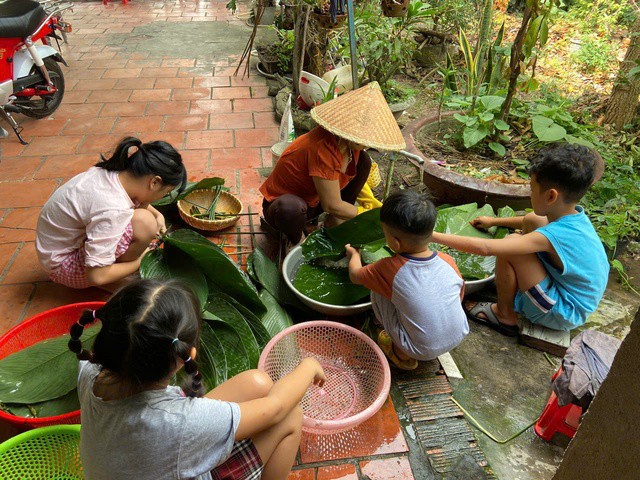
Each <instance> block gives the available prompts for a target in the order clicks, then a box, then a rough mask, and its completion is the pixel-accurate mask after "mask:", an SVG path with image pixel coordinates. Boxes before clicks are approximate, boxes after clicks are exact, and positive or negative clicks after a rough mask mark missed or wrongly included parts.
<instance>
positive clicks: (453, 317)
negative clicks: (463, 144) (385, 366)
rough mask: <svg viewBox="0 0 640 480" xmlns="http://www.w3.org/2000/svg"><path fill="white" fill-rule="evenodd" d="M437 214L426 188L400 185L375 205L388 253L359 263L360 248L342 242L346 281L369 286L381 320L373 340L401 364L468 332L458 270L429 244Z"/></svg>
mask: <svg viewBox="0 0 640 480" xmlns="http://www.w3.org/2000/svg"><path fill="white" fill-rule="evenodd" d="M436 215H437V212H436V209H435V207H434V205H433V203H431V201H430V200H429V198H428V197H427V195H426V194H424V193H419V192H416V191H415V190H402V191H399V192H397V193H395V194H393V195H391V196H389V198H387V200H386V201H385V203H384V205H383V206H382V208H381V210H380V220H381V222H382V229H383V231H384V235H385V238H386V240H387V245H388V246H389V247H390V248H391V249H392V250H393V251H394V252H395V255H394V256H393V257H390V258H384V259H382V260H379V261H377V262H375V263H373V264H371V265H367V266H366V267H363V266H362V260H361V258H360V253H359V252H358V251H357V250H356V249H355V248H353V247H351V245H346V250H347V255H348V256H349V259H350V260H349V276H350V278H351V281H352V282H353V283H355V284H358V285H363V286H365V287H367V288H368V289H370V290H371V302H372V305H373V311H374V313H375V315H376V317H377V319H378V321H379V322H380V323H382V325H383V326H384V330H383V331H382V332H380V335H379V336H378V345H380V348H382V350H383V351H384V353H385V355H386V356H387V358H388V359H389V361H390V362H391V363H392V364H393V365H395V366H396V367H398V368H400V369H403V370H413V369H415V368H416V367H417V366H418V360H431V359H434V358H436V357H438V356H439V355H442V354H444V353H446V352H448V351H450V350H451V349H453V348H455V347H456V346H457V345H458V344H460V342H461V341H462V339H463V338H464V337H465V336H466V335H467V333H469V325H468V323H467V317H466V315H465V313H464V310H463V309H462V303H461V300H462V297H463V295H464V281H463V279H462V276H461V275H460V271H459V270H458V267H457V266H456V264H455V261H454V260H453V259H452V258H451V257H450V256H449V255H447V254H445V253H442V252H434V251H432V250H430V249H429V242H430V241H431V235H432V233H433V227H434V225H435V222H436Z"/></svg>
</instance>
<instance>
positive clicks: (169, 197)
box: [153, 177, 224, 207]
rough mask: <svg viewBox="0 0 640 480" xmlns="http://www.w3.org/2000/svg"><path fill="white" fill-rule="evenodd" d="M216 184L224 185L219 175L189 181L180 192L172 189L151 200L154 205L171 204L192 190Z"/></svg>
mask: <svg viewBox="0 0 640 480" xmlns="http://www.w3.org/2000/svg"><path fill="white" fill-rule="evenodd" d="M218 185H224V178H220V177H211V178H203V179H202V180H200V181H199V182H189V183H187V186H186V187H185V189H184V190H183V191H182V192H178V189H177V188H176V189H175V190H172V191H171V192H169V193H167V194H166V195H165V196H164V197H162V198H161V199H160V200H158V201H157V202H153V206H154V207H163V206H165V205H171V204H172V203H175V202H177V201H178V200H181V199H183V198H184V197H186V196H187V195H189V194H190V193H191V192H193V191H194V190H208V189H211V188H213V187H217V186H218Z"/></svg>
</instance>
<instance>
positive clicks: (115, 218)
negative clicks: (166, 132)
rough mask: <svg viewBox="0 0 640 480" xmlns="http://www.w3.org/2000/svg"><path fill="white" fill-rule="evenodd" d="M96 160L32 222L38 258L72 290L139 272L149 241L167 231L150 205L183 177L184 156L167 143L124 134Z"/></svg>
mask: <svg viewBox="0 0 640 480" xmlns="http://www.w3.org/2000/svg"><path fill="white" fill-rule="evenodd" d="M100 158H101V160H102V161H100V162H98V163H97V164H96V165H95V166H94V167H92V168H90V169H89V170H87V171H86V172H84V173H81V174H79V175H76V176H75V177H73V178H72V179H71V180H69V181H68V182H67V183H65V184H64V185H62V186H61V187H60V188H59V189H57V190H56V191H55V192H54V193H53V195H51V198H49V200H48V201H47V203H46V204H45V205H44V207H43V208H42V213H41V214H40V218H39V219H38V226H37V228H36V250H37V252H38V258H39V260H40V263H41V264H42V266H43V267H44V269H45V270H46V271H47V272H48V274H49V276H50V277H51V279H52V280H53V281H54V282H56V283H61V284H63V285H66V286H68V287H72V288H87V287H89V286H92V285H106V284H110V283H113V282H116V281H118V280H121V279H123V278H125V277H127V276H128V275H130V274H132V273H134V272H135V271H137V270H138V268H139V267H140V261H141V260H142V256H143V254H144V253H145V252H146V250H147V248H148V247H149V243H150V242H151V241H152V240H153V239H154V237H156V236H157V235H159V234H161V233H164V231H165V230H166V227H165V221H164V217H163V216H162V214H161V213H160V212H158V210H156V209H155V208H153V207H152V206H151V203H152V202H155V201H156V200H159V199H160V198H162V197H163V196H164V195H165V194H167V193H169V192H170V191H172V190H174V189H175V188H176V187H179V188H180V189H183V188H184V187H185V185H186V182H187V172H186V170H185V167H184V165H183V163H182V157H181V156H180V154H179V153H178V152H177V151H176V150H175V149H174V148H173V147H172V146H171V145H169V144H168V143H166V142H162V141H155V142H149V143H142V142H141V141H140V140H139V139H137V138H133V137H127V138H125V139H123V140H122V141H121V142H120V144H119V145H118V146H117V147H116V150H115V152H114V153H113V155H112V156H111V157H110V158H108V159H107V158H105V157H103V156H101V157H100Z"/></svg>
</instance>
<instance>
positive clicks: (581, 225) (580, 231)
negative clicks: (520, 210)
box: [536, 206, 609, 327]
mask: <svg viewBox="0 0 640 480" xmlns="http://www.w3.org/2000/svg"><path fill="white" fill-rule="evenodd" d="M576 211H577V212H578V213H576V214H573V215H566V216H564V217H562V218H559V219H558V220H556V221H555V222H550V223H549V224H548V225H545V226H544V227H541V228H538V229H537V230H536V232H538V233H541V234H542V235H544V236H545V237H547V239H548V240H549V242H551V245H553V248H555V250H556V253H557V254H558V256H559V257H560V260H561V261H562V265H563V266H564V269H563V270H558V269H557V268H556V267H555V266H553V264H552V263H551V261H550V258H549V255H548V254H547V253H546V252H541V253H538V257H539V258H540V260H541V261H542V263H543V264H544V267H545V269H546V270H547V273H548V274H549V276H550V277H551V278H552V279H553V281H554V283H555V285H556V287H557V291H558V295H559V297H560V298H558V299H556V300H557V303H556V305H555V306H554V308H553V310H552V312H553V313H554V315H558V316H562V317H563V318H564V319H565V320H566V321H568V322H570V323H571V324H573V325H574V326H576V327H577V326H580V325H582V324H584V322H585V321H586V320H587V317H588V316H589V315H591V314H592V313H593V312H595V311H596V309H597V308H598V304H599V303H600V300H601V299H602V296H603V295H604V291H605V289H606V287H607V280H608V278H609V260H608V259H607V254H606V252H605V250H604V247H603V245H602V242H601V241H600V238H599V237H598V234H597V233H596V231H595V229H594V228H593V225H592V224H591V221H590V220H589V217H587V215H586V214H585V213H584V209H583V208H582V207H580V206H576Z"/></svg>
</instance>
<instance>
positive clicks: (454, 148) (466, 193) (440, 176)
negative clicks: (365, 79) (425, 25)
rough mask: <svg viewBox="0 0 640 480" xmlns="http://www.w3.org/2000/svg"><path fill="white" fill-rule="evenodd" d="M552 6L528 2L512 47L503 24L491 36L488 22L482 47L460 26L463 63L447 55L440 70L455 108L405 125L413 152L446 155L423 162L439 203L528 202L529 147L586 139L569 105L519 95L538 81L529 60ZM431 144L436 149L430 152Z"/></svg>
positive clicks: (446, 102)
mask: <svg viewBox="0 0 640 480" xmlns="http://www.w3.org/2000/svg"><path fill="white" fill-rule="evenodd" d="M488 3H489V2H488ZM548 13H549V10H548V9H544V8H542V5H541V4H540V3H539V2H531V6H530V5H529V3H528V4H527V8H526V11H525V15H524V17H523V20H522V24H521V27H520V29H519V31H518V33H517V35H516V38H515V40H514V43H513V44H512V45H510V46H503V45H502V40H503V34H504V25H503V26H502V28H500V30H499V32H498V34H497V36H496V37H495V39H493V40H491V39H490V38H489V39H488V40H487V38H486V32H490V29H487V28H482V30H483V31H481V32H480V35H479V38H478V41H477V43H476V45H475V49H474V48H472V47H471V44H470V42H469V40H468V38H467V35H466V34H465V32H464V31H462V30H461V31H460V34H459V44H460V48H461V50H462V53H463V59H464V63H463V65H462V67H459V66H457V65H455V63H454V62H453V61H452V59H451V57H450V56H447V62H446V66H443V67H442V68H441V69H440V72H439V73H440V75H441V76H442V77H443V94H442V97H441V106H445V107H448V109H450V110H451V111H450V112H449V113H447V114H442V115H441V114H439V113H438V114H431V115H428V116H427V117H425V118H422V119H418V120H416V121H415V122H413V123H412V124H410V125H408V126H407V127H406V128H405V130H404V132H403V133H404V135H405V140H406V142H407V150H408V151H412V152H413V153H416V154H418V155H422V156H423V158H425V159H427V158H428V159H429V160H431V159H432V158H433V157H434V152H435V156H436V157H438V158H436V159H437V160H444V161H445V163H446V165H445V166H440V165H437V164H435V163H433V162H430V161H427V162H425V165H424V168H425V173H424V175H423V180H424V182H425V183H426V184H427V185H428V186H429V188H430V190H431V192H432V193H433V194H434V196H435V197H436V198H437V199H438V200H439V201H440V202H444V203H466V202H470V201H482V202H488V203H490V204H491V205H492V206H494V207H500V206H504V205H505V204H506V205H511V206H512V207H514V208H515V207H520V208H523V207H527V206H529V185H528V178H523V177H526V173H525V172H526V168H525V167H526V164H527V163H528V162H527V160H526V158H527V156H528V154H527V152H526V149H527V148H529V147H527V146H531V145H533V147H532V148H531V150H532V151H531V152H529V153H533V151H535V150H536V149H537V148H539V146H540V144H544V143H545V142H552V141H558V140H566V141H570V142H576V143H585V142H584V140H581V139H579V138H576V137H574V136H572V135H571V123H572V119H571V118H570V115H569V118H567V115H568V114H566V112H560V111H558V110H557V109H554V108H551V107H550V106H548V105H542V104H537V103H535V102H524V101H517V102H516V103H514V102H513V100H514V96H515V93H516V92H517V91H526V92H531V91H532V90H534V89H535V88H536V87H537V85H538V82H537V80H536V79H535V78H533V73H532V74H531V75H527V74H526V73H527V72H526V71H525V70H524V68H523V66H525V65H528V66H529V67H533V68H532V70H531V71H532V72H533V71H534V70H535V63H536V48H538V49H539V48H542V47H543V46H544V44H545V43H546V41H547V32H548V26H547V22H548ZM481 25H483V26H486V22H484V21H483V22H481ZM512 106H513V107H514V108H513V109H512ZM512 110H513V111H512ZM445 132H446V133H445ZM443 133H445V134H444V135H443ZM436 143H437V145H436ZM587 143H588V142H587ZM418 144H419V145H418ZM429 146H435V147H436V148H435V150H434V149H433V148H432V149H431V150H429V151H428V150H427V147H429ZM418 147H420V148H418ZM421 149H422V150H424V151H428V153H427V154H426V155H425V154H423V153H422V151H420V150H421ZM442 152H445V153H442ZM469 164H474V165H477V166H474V167H473V172H468V171H465V169H464V165H469Z"/></svg>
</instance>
